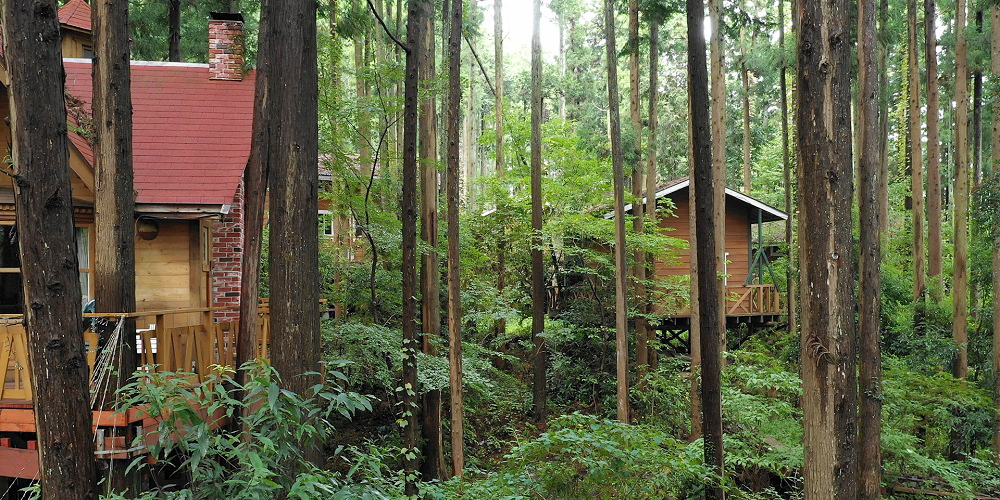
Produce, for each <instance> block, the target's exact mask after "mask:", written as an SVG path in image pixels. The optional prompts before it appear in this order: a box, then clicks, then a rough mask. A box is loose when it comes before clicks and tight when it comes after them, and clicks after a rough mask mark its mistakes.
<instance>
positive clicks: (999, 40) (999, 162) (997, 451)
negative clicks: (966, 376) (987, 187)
mask: <svg viewBox="0 0 1000 500" xmlns="http://www.w3.org/2000/svg"><path fill="white" fill-rule="evenodd" d="M990 17H991V18H992V19H991V21H992V23H991V24H992V26H994V28H993V30H992V43H991V45H992V49H993V57H992V58H991V59H992V60H991V61H990V64H991V68H992V71H991V72H992V73H993V78H1000V57H997V54H1000V29H997V28H996V27H998V26H1000V5H997V4H994V5H992V6H991V7H990ZM991 111H992V112H993V113H992V114H993V141H992V144H991V146H992V147H991V148H990V152H991V153H990V154H991V155H992V160H993V162H992V163H993V175H994V176H997V175H1000V101H998V100H997V99H994V100H993V107H992V109H991ZM995 231H998V233H1000V229H995ZM998 290H1000V234H996V235H995V236H994V237H993V373H994V374H997V373H1000V300H998V295H1000V294H998V292H997V291H998ZM993 407H994V409H995V410H996V411H995V412H994V413H993V454H994V455H995V456H997V457H1000V377H998V376H996V375H994V376H993ZM998 461H1000V460H998Z"/></svg>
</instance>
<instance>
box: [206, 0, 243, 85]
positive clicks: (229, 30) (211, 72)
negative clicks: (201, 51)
mask: <svg viewBox="0 0 1000 500" xmlns="http://www.w3.org/2000/svg"><path fill="white" fill-rule="evenodd" d="M208 77H209V79H212V80H229V81H236V82H238V81H241V80H243V15H241V14H225V13H220V12H212V13H210V14H209V15H208Z"/></svg>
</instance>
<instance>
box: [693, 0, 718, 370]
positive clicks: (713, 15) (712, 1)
mask: <svg viewBox="0 0 1000 500" xmlns="http://www.w3.org/2000/svg"><path fill="white" fill-rule="evenodd" d="M708 10H709V18H710V19H709V23H710V24H711V30H712V35H711V40H709V44H710V45H711V47H710V49H709V50H710V51H711V58H712V59H711V67H712V69H711V71H712V75H711V78H712V104H711V106H712V116H711V120H712V139H711V140H712V178H713V179H714V180H713V181H712V182H713V184H712V193H713V195H712V196H713V197H714V199H715V205H714V206H715V241H716V245H715V268H716V269H717V270H722V269H725V268H726V244H725V241H726V63H725V54H724V52H723V50H724V49H725V46H724V45H723V40H722V29H723V26H724V23H723V22H722V15H723V14H722V13H723V12H724V11H723V9H722V0H708ZM693 181H694V176H693V175H692V182H693ZM718 281H719V285H718V287H717V288H716V290H717V291H718V294H717V295H718V296H717V297H716V299H715V300H718V302H719V307H718V308H717V309H716V311H717V312H718V315H719V324H720V325H722V326H720V328H721V329H722V331H721V332H720V333H719V335H720V337H719V343H720V344H721V346H720V348H721V349H722V350H725V349H726V326H725V325H726V308H725V304H726V297H725V294H726V286H725V281H724V280H723V278H722V276H721V275H720V276H719V278H718ZM701 294H702V295H701V299H700V300H699V301H701V300H704V298H705V297H708V295H705V292H701ZM703 345H704V344H703ZM722 362H723V363H725V360H724V359H723V360H722Z"/></svg>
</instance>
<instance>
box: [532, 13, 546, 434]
mask: <svg viewBox="0 0 1000 500" xmlns="http://www.w3.org/2000/svg"><path fill="white" fill-rule="evenodd" d="M533 16H534V24H533V30H532V35H531V229H532V231H533V236H532V237H531V339H532V341H533V342H534V344H535V355H534V361H533V363H532V365H533V371H534V380H533V381H532V391H531V395H532V406H533V408H534V417H535V420H537V421H539V422H544V421H545V410H546V408H545V406H546V399H547V394H548V391H547V387H546V386H547V382H546V372H547V365H548V357H549V355H548V347H546V345H545V339H544V338H542V337H541V336H540V335H539V334H540V333H542V332H543V331H544V330H545V317H544V315H545V288H544V287H545V285H544V278H545V277H544V276H543V275H542V272H543V271H542V234H541V233H542V42H541V34H540V29H541V27H540V25H541V22H542V4H541V0H535V1H534V10H533Z"/></svg>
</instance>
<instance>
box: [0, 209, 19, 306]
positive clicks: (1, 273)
mask: <svg viewBox="0 0 1000 500" xmlns="http://www.w3.org/2000/svg"><path fill="white" fill-rule="evenodd" d="M23 309H24V299H23V298H22V295H21V255H20V254H19V253H18V240H17V227H15V226H0V313H4V314H21V312H22V311H23Z"/></svg>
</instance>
